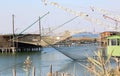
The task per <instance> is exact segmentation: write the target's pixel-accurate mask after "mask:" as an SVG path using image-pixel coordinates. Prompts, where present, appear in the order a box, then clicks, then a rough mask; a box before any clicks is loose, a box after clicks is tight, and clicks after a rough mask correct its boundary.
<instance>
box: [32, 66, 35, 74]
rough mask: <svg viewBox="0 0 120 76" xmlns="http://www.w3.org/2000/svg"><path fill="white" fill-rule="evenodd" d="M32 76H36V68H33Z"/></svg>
mask: <svg viewBox="0 0 120 76" xmlns="http://www.w3.org/2000/svg"><path fill="white" fill-rule="evenodd" d="M32 76H35V67H34V66H33V68H32Z"/></svg>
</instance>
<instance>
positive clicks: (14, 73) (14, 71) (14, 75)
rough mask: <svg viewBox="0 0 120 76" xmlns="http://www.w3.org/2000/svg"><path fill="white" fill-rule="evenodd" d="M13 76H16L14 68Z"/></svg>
mask: <svg viewBox="0 0 120 76" xmlns="http://www.w3.org/2000/svg"><path fill="white" fill-rule="evenodd" d="M12 71H13V76H16V70H15V68H13V70H12Z"/></svg>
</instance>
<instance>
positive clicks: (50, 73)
mask: <svg viewBox="0 0 120 76" xmlns="http://www.w3.org/2000/svg"><path fill="white" fill-rule="evenodd" d="M47 76H52V65H50V72H49V73H48V74H47Z"/></svg>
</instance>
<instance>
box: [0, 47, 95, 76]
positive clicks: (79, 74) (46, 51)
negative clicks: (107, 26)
mask: <svg viewBox="0 0 120 76" xmlns="http://www.w3.org/2000/svg"><path fill="white" fill-rule="evenodd" d="M84 48H85V47H83V46H79V47H70V48H67V47H62V48H61V47H60V48H59V50H61V51H62V52H64V54H69V55H70V56H73V57H74V58H77V59H78V58H81V57H82V56H83V55H84V57H85V56H87V55H88V54H89V53H90V52H92V51H89V50H91V49H92V50H95V48H94V49H93V47H92V48H91V49H87V48H88V47H87V48H85V49H84ZM89 48H90V47H89ZM68 51H69V52H68ZM83 51H85V53H86V52H88V54H86V55H85V54H84V53H83ZM67 52H68V53H67ZM64 54H62V53H60V52H59V51H57V50H55V49H54V48H51V47H49V48H43V50H42V52H34V53H33V52H32V53H28V52H26V53H17V54H15V55H12V54H0V76H12V69H13V68H16V71H17V76H27V75H28V76H32V74H31V71H32V69H31V68H30V70H29V72H27V71H25V67H24V64H23V62H24V60H25V59H26V57H27V56H30V58H31V60H32V65H33V66H35V68H36V76H46V75H47V73H48V72H49V67H50V65H51V64H52V65H53V72H55V71H59V72H65V73H66V72H67V73H70V74H71V75H73V74H74V75H76V76H85V75H86V76H89V74H88V73H86V72H87V71H86V69H85V68H84V67H83V66H81V65H80V64H86V62H85V61H80V62H75V61H73V60H72V59H70V58H69V57H67V56H65V55H64ZM75 54H76V56H75ZM91 54H92V53H91ZM81 59H82V58H81Z"/></svg>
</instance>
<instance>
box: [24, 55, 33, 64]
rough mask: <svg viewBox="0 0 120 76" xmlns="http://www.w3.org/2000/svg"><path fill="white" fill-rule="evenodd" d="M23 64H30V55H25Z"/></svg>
mask: <svg viewBox="0 0 120 76" xmlns="http://www.w3.org/2000/svg"><path fill="white" fill-rule="evenodd" d="M24 64H25V65H32V61H31V59H30V56H27V58H26V60H25V62H24Z"/></svg>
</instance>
